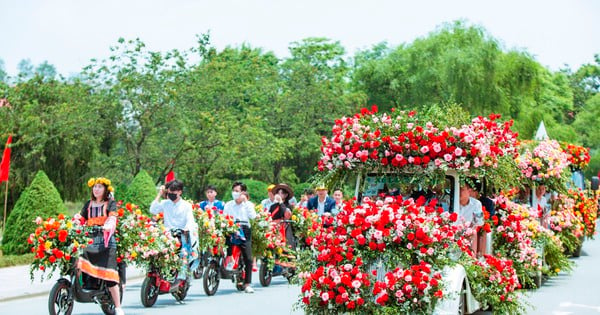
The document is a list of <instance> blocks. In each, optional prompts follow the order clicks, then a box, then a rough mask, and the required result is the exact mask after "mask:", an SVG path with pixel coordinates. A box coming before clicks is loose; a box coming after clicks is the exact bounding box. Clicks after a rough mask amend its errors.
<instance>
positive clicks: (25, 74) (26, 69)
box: [17, 58, 35, 81]
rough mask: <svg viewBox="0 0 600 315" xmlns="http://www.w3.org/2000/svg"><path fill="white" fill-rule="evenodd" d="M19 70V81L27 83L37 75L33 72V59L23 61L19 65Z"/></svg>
mask: <svg viewBox="0 0 600 315" xmlns="http://www.w3.org/2000/svg"><path fill="white" fill-rule="evenodd" d="M17 69H19V74H18V78H19V81H27V80H29V79H31V78H33V76H34V75H35V72H34V71H33V64H32V63H31V59H29V58H28V59H22V60H21V61H19V64H18V65H17Z"/></svg>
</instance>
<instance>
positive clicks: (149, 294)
mask: <svg viewBox="0 0 600 315" xmlns="http://www.w3.org/2000/svg"><path fill="white" fill-rule="evenodd" d="M158 290H159V288H158V286H156V279H155V278H154V277H146V279H144V282H143V283H142V290H141V295H140V297H141V298H142V305H144V307H152V305H154V303H156V299H158Z"/></svg>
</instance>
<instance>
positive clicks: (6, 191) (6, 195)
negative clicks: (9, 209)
mask: <svg viewBox="0 0 600 315" xmlns="http://www.w3.org/2000/svg"><path fill="white" fill-rule="evenodd" d="M7 203H8V180H7V181H6V190H5V191H4V216H3V217H2V220H4V223H3V224H2V230H4V231H6V206H7Z"/></svg>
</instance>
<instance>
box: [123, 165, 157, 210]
mask: <svg viewBox="0 0 600 315" xmlns="http://www.w3.org/2000/svg"><path fill="white" fill-rule="evenodd" d="M156 193H157V192H156V185H155V184H154V180H152V177H150V175H148V173H147V172H146V171H145V170H141V171H140V172H139V173H138V174H137V175H135V177H134V178H133V181H132V182H131V184H130V185H129V187H127V190H126V191H125V192H124V194H123V201H125V202H131V203H133V204H136V205H138V206H139V207H140V209H141V210H143V211H144V212H146V213H149V211H150V204H151V203H152V200H154V198H155V197H156Z"/></svg>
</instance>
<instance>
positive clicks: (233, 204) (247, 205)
mask: <svg viewBox="0 0 600 315" xmlns="http://www.w3.org/2000/svg"><path fill="white" fill-rule="evenodd" d="M245 192H247V187H246V185H245V184H244V183H242V182H235V183H233V185H232V187H231V197H232V199H233V200H230V201H228V202H227V203H226V204H225V210H224V211H223V213H224V214H228V215H230V216H232V217H233V219H234V220H235V222H236V223H237V224H238V225H239V226H240V228H241V230H242V232H244V237H245V240H244V242H243V244H242V245H240V247H241V249H242V257H243V259H244V266H245V268H246V277H245V279H244V292H246V293H254V289H252V287H251V286H250V284H251V283H252V230H251V228H250V220H251V219H254V218H256V210H255V209H254V204H253V203H252V202H250V201H248V198H247V197H246V196H247V195H246V194H245ZM227 242H228V245H230V246H228V248H227V255H228V256H231V244H230V243H229V238H227Z"/></svg>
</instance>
